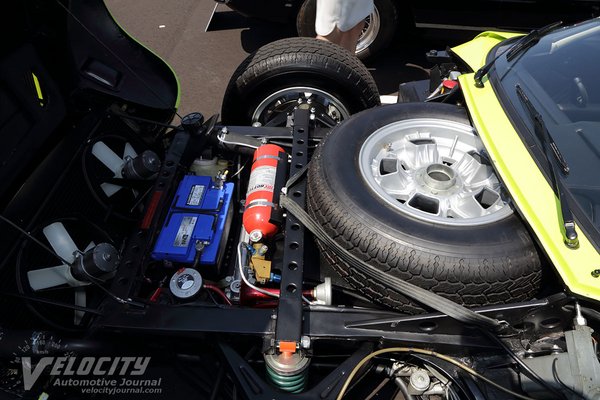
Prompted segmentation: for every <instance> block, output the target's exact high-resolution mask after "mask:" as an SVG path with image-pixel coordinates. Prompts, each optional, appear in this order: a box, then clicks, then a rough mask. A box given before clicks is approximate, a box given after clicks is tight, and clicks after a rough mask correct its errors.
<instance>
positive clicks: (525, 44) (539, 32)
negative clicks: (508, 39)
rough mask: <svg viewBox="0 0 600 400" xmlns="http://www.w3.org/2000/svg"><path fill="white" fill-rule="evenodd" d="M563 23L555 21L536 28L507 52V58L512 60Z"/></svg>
mask: <svg viewBox="0 0 600 400" xmlns="http://www.w3.org/2000/svg"><path fill="white" fill-rule="evenodd" d="M561 25H562V21H557V22H553V23H551V24H549V25H546V26H544V27H543V28H540V29H534V30H532V31H531V32H529V33H528V34H527V35H525V36H523V37H522V38H521V39H519V40H518V41H517V43H515V44H514V45H513V46H512V47H511V48H510V49H509V50H508V52H507V53H506V60H507V61H510V60H512V59H513V58H515V57H516V56H517V55H519V54H520V53H522V52H524V51H525V50H527V49H529V48H530V47H531V46H533V45H534V44H536V43H537V42H539V41H540V39H541V38H542V37H543V36H544V35H546V34H548V33H550V32H552V31H553V30H555V29H556V28H558V27H559V26H561Z"/></svg>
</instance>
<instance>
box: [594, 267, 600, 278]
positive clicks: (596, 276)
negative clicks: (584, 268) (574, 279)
mask: <svg viewBox="0 0 600 400" xmlns="http://www.w3.org/2000/svg"><path fill="white" fill-rule="evenodd" d="M592 276H593V277H594V278H598V277H600V269H595V270H593V271H592Z"/></svg>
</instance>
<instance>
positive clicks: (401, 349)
mask: <svg viewBox="0 0 600 400" xmlns="http://www.w3.org/2000/svg"><path fill="white" fill-rule="evenodd" d="M57 4H58V6H56V7H58V8H52V7H54V6H52V7H50V8H52V9H53V10H54V11H53V12H56V11H57V10H58V11H60V12H61V14H60V15H63V14H62V13H63V11H66V14H65V15H67V16H68V18H67V20H68V25H69V27H70V28H69V35H68V39H69V40H68V42H69V43H70V46H69V54H70V55H72V56H73V57H72V58H73V59H74V61H75V62H74V63H73V64H74V65H72V66H71V67H73V68H76V74H73V75H72V76H63V75H61V74H59V73H57V72H56V71H55V70H54V69H53V67H52V64H51V63H50V62H48V59H51V58H52V52H51V51H48V52H46V51H44V50H42V49H44V46H42V45H50V44H49V43H51V42H52V41H49V40H48V39H46V38H47V37H52V35H37V36H34V38H35V40H42V43H41V44H40V43H38V42H36V41H35V40H34V39H31V40H30V41H31V42H26V43H18V44H16V45H14V46H13V47H14V48H10V49H5V50H6V53H7V54H9V55H8V56H5V57H3V58H0V70H2V71H9V72H10V73H9V74H5V75H3V76H2V77H0V83H2V85H0V100H2V101H4V103H2V104H7V105H8V106H10V110H12V111H11V112H6V113H5V112H4V110H5V109H2V110H0V111H2V113H0V117H2V119H1V120H0V122H2V123H3V125H2V127H6V126H8V127H10V128H11V129H9V130H11V131H12V130H13V128H14V131H17V132H21V133H22V137H23V138H25V139H23V141H22V142H19V141H17V140H15V141H14V142H10V143H11V145H10V146H9V145H7V146H6V154H7V156H6V162H4V163H3V164H2V165H1V166H0V167H1V168H2V169H1V170H0V173H1V174H2V175H0V176H2V177H7V178H6V184H5V185H4V186H2V187H1V188H0V189H1V191H0V195H2V197H0V200H1V202H0V206H1V210H2V212H1V213H0V226H2V228H1V231H0V232H2V241H1V242H0V251H1V252H2V254H3V257H2V259H1V260H0V272H1V274H2V275H1V276H2V280H1V285H0V286H1V287H2V296H1V301H2V302H1V303H0V307H2V312H1V317H2V319H1V320H0V323H1V324H0V327H1V329H0V345H1V346H0V354H2V357H1V358H0V366H1V367H2V368H1V369H0V388H1V389H2V390H3V392H5V393H6V394H7V395H10V396H11V397H10V398H45V399H47V398H49V397H51V398H80V397H79V396H80V395H81V394H82V392H81V391H80V388H79V387H74V386H68V385H67V386H61V385H60V384H57V383H56V382H57V381H60V378H57V377H60V376H62V375H74V376H80V377H81V376H85V375H86V374H87V373H89V372H90V371H91V369H92V368H94V371H99V372H98V373H97V374H96V373H95V372H94V374H95V375H98V376H100V377H102V378H111V377H115V376H120V375H119V374H121V372H119V371H122V374H121V375H126V376H127V377H130V378H132V377H135V376H139V375H144V374H145V375H144V378H146V377H148V382H145V381H144V382H145V383H147V384H148V385H150V386H152V385H154V384H153V383H152V382H154V381H153V379H154V380H156V382H158V383H157V385H160V384H161V382H162V381H161V379H163V378H164V382H162V383H165V382H169V383H168V385H166V386H165V387H164V388H163V389H164V392H163V393H162V394H163V395H164V398H180V397H183V396H189V395H190V393H193V394H196V395H197V397H199V398H211V399H217V398H219V399H232V398H234V399H237V398H252V399H265V400H267V399H275V398H277V399H314V398H321V399H342V398H361V399H363V398H364V399H367V398H369V399H372V398H376V397H377V398H390V399H392V398H393V399H405V400H411V399H427V400H441V399H444V400H453V399H506V398H521V399H532V398H535V399H546V398H548V399H550V398H565V399H578V398H590V399H597V398H598V397H599V396H600V394H599V393H600V363H599V362H598V357H597V354H598V350H597V339H596V334H595V333H594V331H595V330H596V328H597V326H598V325H597V324H598V321H600V318H599V314H598V311H596V309H595V303H594V302H593V301H592V300H590V299H585V298H582V297H578V296H574V295H572V294H570V293H569V291H568V290H565V287H564V285H563V284H562V283H561V282H560V281H559V280H558V279H556V275H555V273H554V271H553V270H552V266H551V265H550V261H549V260H548V259H547V257H546V256H545V254H544V252H543V251H542V250H541V249H540V248H539V244H538V243H537V242H536V241H535V240H534V238H533V235H532V234H531V231H530V229H529V228H528V227H527V225H526V224H525V223H524V222H523V221H522V219H521V217H520V216H519V212H518V211H519V210H517V209H516V207H515V205H514V203H513V201H512V200H511V198H510V195H509V194H508V193H507V191H506V188H505V187H504V185H503V182H502V181H501V179H499V178H498V176H497V174H496V169H495V166H494V163H493V160H491V159H490V157H489V154H488V152H487V151H486V149H485V147H484V146H483V144H482V143H481V140H480V138H479V135H478V134H477V131H476V129H475V128H474V127H473V125H474V124H473V121H472V116H471V115H470V111H469V110H468V109H467V108H466V107H465V106H464V103H465V102H464V98H463V97H462V94H461V90H460V85H459V83H458V82H459V77H460V76H461V74H462V73H466V72H467V71H466V68H465V67H464V65H462V64H461V63H460V62H459V61H458V60H455V59H454V58H453V57H452V54H448V53H446V52H442V51H440V52H436V53H435V54H433V53H432V54H433V55H432V56H431V57H432V60H431V61H432V62H433V63H435V64H436V67H434V68H432V73H431V77H430V80H428V81H421V82H414V83H411V84H408V85H405V86H403V87H401V88H400V96H399V104H394V105H390V106H376V107H373V108H369V107H370V106H372V105H374V104H371V103H369V102H370V101H371V102H373V99H372V97H373V96H374V93H372V91H371V90H367V89H369V88H371V89H372V87H373V86H374V84H372V82H371V81H369V79H370V78H365V77H366V76H368V71H367V70H366V68H365V67H364V65H362V64H358V61H357V60H355V59H354V58H353V57H352V56H351V55H342V56H343V57H346V59H345V60H341V61H340V59H339V57H342V56H340V55H339V54H338V53H336V51H337V50H336V49H335V48H331V47H327V46H329V45H328V44H323V43H314V42H313V41H310V40H309V39H305V38H294V39H286V40H285V41H284V42H283V43H279V44H277V43H276V44H274V45H272V46H271V45H268V46H267V47H266V49H265V50H262V53H261V51H259V52H258V53H257V54H258V55H257V56H256V57H255V59H252V57H254V56H251V57H250V59H249V60H247V62H245V64H243V65H244V66H245V67H246V69H244V68H240V69H239V71H237V72H236V74H237V75H236V74H234V76H233V77H232V80H231V83H230V86H229V89H228V95H229V96H230V99H229V101H224V104H229V105H230V106H231V107H232V108H233V105H238V106H239V104H244V102H245V101H246V102H248V103H250V102H255V103H256V106H257V107H256V110H251V111H255V112H254V113H250V117H252V118H253V119H251V120H250V121H249V123H246V124H243V123H240V124H236V123H232V122H231V120H230V121H227V118H225V117H223V119H224V120H223V119H221V117H220V116H219V115H213V116H211V117H209V118H207V119H205V117H204V116H203V115H202V114H201V113H198V112H195V113H191V114H188V115H184V116H180V115H178V114H177V111H176V104H177V97H178V95H177V91H178V88H177V89H176V86H177V85H176V83H175V82H176V80H175V79H174V78H173V76H172V74H171V73H170V72H167V69H166V67H165V65H163V64H161V63H160V62H158V61H157V60H156V58H155V57H154V56H153V55H151V54H150V53H149V52H145V53H144V52H143V51H142V50H140V49H139V48H138V47H135V45H133V44H132V41H131V40H130V39H128V38H127V35H125V34H124V33H123V32H121V31H119V30H118V29H116V28H115V30H114V31H110V30H109V31H110V32H109V33H111V32H112V34H114V32H118V33H119V35H116V36H110V34H109V33H107V32H106V31H103V30H102V29H101V28H98V27H95V25H94V24H93V23H92V22H93V21H94V20H95V18H97V16H98V15H104V16H105V17H106V18H109V16H108V14H107V11H106V9H105V8H103V7H102V6H99V5H98V4H99V2H93V1H90V2H81V3H73V4H70V5H68V6H67V5H65V4H63V3H61V2H57ZM38 17H39V15H38ZM109 20H110V21H112V19H109ZM110 26H113V25H110ZM88 27H94V29H97V30H96V31H94V34H95V36H94V39H98V38H101V40H97V41H94V42H93V43H94V45H98V43H100V44H102V43H104V42H105V41H106V42H108V40H105V39H106V37H104V36H103V35H104V34H107V35H108V37H110V38H112V39H114V43H116V44H115V46H114V49H112V48H111V51H109V52H105V51H104V48H101V49H100V50H98V49H94V46H92V45H90V46H87V47H86V46H83V45H82V44H81V43H79V42H78V41H76V40H74V39H73V38H74V37H76V36H77V34H81V33H82V29H84V30H85V29H87V28H88ZM53 32H57V31H53ZM39 38H42V39H39ZM34 44H35V46H34ZM55 45H56V44H55ZM130 46H134V47H130ZM269 46H271V47H269ZM282 48H283V49H285V50H281V49H282ZM132 49H134V50H135V51H139V52H140V53H136V54H137V55H138V56H139V57H138V58H134V59H133V60H132V61H131V63H124V61H123V59H126V58H127V55H128V54H129V53H131V52H132V51H133V50H132ZM306 49H308V50H306ZM9 50H10V51H9ZM63 50H64V49H63ZM282 51H283V53H284V54H285V52H286V51H288V52H292V53H295V54H296V53H297V54H304V53H302V52H303V51H306V53H305V54H309V56H307V57H313V56H314V55H315V54H316V55H318V56H323V59H324V60H326V62H325V61H323V65H320V68H321V70H320V72H319V74H321V75H327V73H331V71H327V70H326V69H327V68H330V65H333V67H335V68H334V69H335V71H336V72H335V74H336V76H337V75H338V73H337V71H338V70H342V68H346V67H348V66H349V65H350V66H351V68H350V67H348V69H349V70H356V71H358V72H359V73H357V74H358V75H356V76H354V75H351V74H349V75H348V76H350V78H349V79H350V80H351V81H352V85H351V86H352V88H353V89H356V87H359V91H360V92H361V93H367V95H365V97H368V98H366V99H360V101H358V100H357V101H354V102H348V103H347V104H345V103H344V102H343V101H341V100H340V99H343V96H344V95H348V93H346V92H344V91H343V90H341V89H339V88H332V87H329V86H327V85H325V84H324V83H323V82H328V81H327V80H325V81H322V82H317V83H319V84H323V85H324V86H323V87H324V89H319V88H315V87H313V86H311V85H315V86H316V85H317V84H316V83H315V82H316V81H317V79H316V78H315V77H314V76H312V75H311V76H310V79H308V80H307V81H306V82H308V83H296V84H297V85H305V86H295V87H294V88H292V89H293V90H292V89H290V88H287V87H286V88H283V89H282V88H280V87H275V88H273V90H272V93H269V92H267V95H265V96H264V97H265V98H264V99H263V98H258V99H254V98H252V99H246V98H244V96H242V94H243V90H250V89H248V88H244V86H243V84H246V83H247V82H246V81H247V79H246V80H245V78H247V76H246V75H244V74H246V71H247V70H252V68H250V67H253V68H255V69H257V68H258V67H259V66H260V65H259V64H260V63H264V64H268V65H270V64H269V63H273V64H276V63H277V62H281V58H280V57H279V55H280V54H279V53H280V52H282ZM332 53H333V54H334V55H336V57H338V58H335V57H331V55H332ZM326 56H330V57H329V58H328V57H326ZM299 57H301V56H299ZM140 60H141V61H140ZM311 60H312V58H311ZM134 62H139V64H137V65H136V64H134ZM248 63H250V64H248ZM252 63H255V64H252ZM315 64H318V62H316V63H315ZM23 65H28V67H27V68H26V69H25V70H26V73H25V74H23V73H21V72H22V71H21V70H22V69H23ZM123 65H127V67H123ZM249 65H250V66H249ZM144 66H145V67H144ZM284 67H286V68H288V67H289V65H285V66H284ZM15 71H17V72H18V73H17V72H15ZM136 71H143V72H141V73H142V75H144V76H140V75H138V73H137V72H136ZM356 71H355V72H356ZM288 72H289V71H288V70H285V68H284V72H283V73H282V75H286V76H287V74H288ZM270 73H271V72H270V71H269V74H270ZM319 74H316V75H319ZM361 74H362V75H361ZM267 75H268V74H267ZM339 75H343V74H339ZM298 76H299V78H298V79H304V78H305V77H303V76H302V75H301V74H298ZM357 76H358V78H357ZM13 78H14V79H13ZM263 78H264V77H263ZM271 78H272V77H271V76H270V75H268V76H267V78H264V79H263V80H264V81H265V82H269V83H272V81H270V79H271ZM329 78H331V76H329ZM355 78H356V79H359V78H360V79H363V80H365V81H364V82H362V81H361V82H360V84H356V85H355V83H354V80H355ZM11 79H12V80H13V81H14V82H12V83H10V82H8V81H9V80H11ZM155 81H156V82H157V83H156V85H150V84H148V82H152V83H154V82H155ZM73 82H75V83H73ZM275 82H276V83H277V84H279V81H278V80H277V79H275ZM11 85H12V86H11ZM19 85H21V86H19ZM71 85H74V86H71ZM13 86H14V87H17V89H18V90H17V89H14V88H13ZM248 86H250V87H252V86H253V85H248ZM254 86H259V83H255V84H254ZM298 87H299V88H300V89H298ZM375 88H376V87H375ZM238 89H239V92H240V93H237V92H236V90H238ZM338 89H339V90H338ZM254 94H256V93H254ZM235 96H239V98H234V97H235ZM232 97H233V98H234V100H231V98H232ZM353 100H356V99H353ZM361 102H362V103H361ZM375 102H376V103H377V102H379V100H378V98H377V99H376V101H375ZM346 106H347V107H346ZM353 107H357V109H355V108H353ZM361 107H362V108H361ZM6 109H9V108H6ZM363 109H365V110H364V111H362V112H360V113H356V115H354V116H350V114H353V113H355V112H358V111H361V110H363ZM31 110H34V111H31ZM243 114H244V113H243V112H240V110H235V112H233V111H231V113H230V116H229V118H230V119H235V118H241V117H240V116H242V117H243V116H244V115H243ZM232 115H233V116H234V117H235V118H234V117H233V116H232ZM9 130H4V129H3V130H2V131H1V133H2V135H3V136H2V138H3V139H4V138H10V139H12V137H9V136H10V135H8V134H5V132H8V131H9ZM31 138H33V139H31ZM29 139H31V140H32V141H33V142H35V145H30V144H29V143H28V140H29ZM34 139H35V140H34ZM7 143H8V141H7ZM15 143H16V144H15ZM3 151H4V149H3ZM3 154H4V153H3ZM465 221H466V222H465ZM599 275H600V274H599ZM129 356H131V357H129ZM111 357H112V358H111ZM102 359H107V360H111V363H112V364H110V365H111V366H110V367H109V368H107V369H106V370H105V371H101V365H100V364H101V363H100V360H102ZM73 360H77V362H78V364H76V362H75V361H73ZM84 360H88V361H87V362H88V365H89V368H88V370H87V371H86V368H84V364H85V363H84ZM90 360H92V361H93V362H92V361H90ZM106 364H107V365H108V364H109V363H108V361H106ZM50 365H53V367H50ZM74 365H78V366H79V367H77V368H75V367H74ZM148 365H150V367H149V368H147V367H148ZM119 367H121V368H119ZM129 367H131V368H129ZM21 368H22V370H21ZM73 368H75V369H73ZM128 368H129V369H128ZM21 371H24V372H22V373H21ZM25 371H27V373H26V372H25ZM66 371H70V372H66ZM82 371H83V372H82ZM132 371H133V372H132ZM36 374H37V375H36ZM21 375H22V376H21ZM32 376H35V379H33V378H32ZM127 382H129V381H127V380H125V381H124V384H125V386H127ZM129 385H130V386H131V385H132V383H131V382H129ZM133 386H135V385H134V384H133ZM145 393H149V392H145ZM95 394H96V395H97V396H96V398H104V397H103V396H102V395H103V394H106V393H100V392H98V393H95ZM122 394H124V393H122ZM129 394H131V393H129ZM136 394H142V396H140V398H147V397H144V396H143V393H141V392H136ZM44 396H46V397H44ZM115 398H119V397H115ZM122 398H131V397H128V396H127V395H125V394H124V395H123V396H122Z"/></svg>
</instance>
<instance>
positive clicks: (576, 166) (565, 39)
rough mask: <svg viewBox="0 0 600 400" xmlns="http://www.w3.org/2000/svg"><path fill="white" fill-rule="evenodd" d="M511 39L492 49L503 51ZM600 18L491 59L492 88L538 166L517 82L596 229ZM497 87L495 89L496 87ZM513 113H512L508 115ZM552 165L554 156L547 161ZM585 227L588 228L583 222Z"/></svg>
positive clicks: (599, 207) (599, 210)
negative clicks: (510, 56)
mask: <svg viewBox="0 0 600 400" xmlns="http://www.w3.org/2000/svg"><path fill="white" fill-rule="evenodd" d="M511 44H512V43H507V44H505V45H504V46H501V47H499V48H497V49H496V52H497V53H498V52H504V51H505V50H507V49H508V48H510V45H511ZM599 65H600V19H595V20H592V21H589V22H585V23H582V24H578V25H575V26H573V27H569V28H563V29H559V30H555V31H553V32H552V33H550V34H548V35H546V36H544V37H542V38H541V39H540V41H539V42H538V43H536V44H535V45H533V46H532V47H531V48H530V49H528V50H526V51H524V52H521V53H520V54H519V55H518V56H517V57H514V58H513V59H511V61H507V60H506V57H505V56H502V57H500V58H499V59H498V60H497V62H496V65H495V67H496V75H495V76H494V79H492V84H493V85H494V89H496V91H497V92H498V93H499V94H500V96H499V97H500V98H501V99H502V101H507V102H508V103H509V104H505V106H507V107H505V108H506V109H507V110H509V114H511V117H512V119H513V121H514V122H515V123H514V125H515V126H516V127H517V130H518V131H519V133H520V134H521V136H522V137H523V139H524V140H525V141H526V143H527V145H528V146H529V147H530V149H531V152H532V154H533V156H534V157H535V158H536V159H537V162H538V164H539V165H540V166H541V167H542V168H543V169H546V170H547V166H548V161H546V158H545V155H544V153H543V152H542V151H541V149H542V148H543V146H542V144H541V142H540V138H539V137H537V136H536V135H535V134H534V126H533V121H532V118H531V115H530V113H529V112H528V110H527V109H526V108H525V107H524V105H523V104H522V102H521V101H519V99H518V96H517V91H516V90H515V89H516V87H517V86H520V87H521V88H522V89H523V92H524V93H525V94H526V95H527V97H528V98H529V99H530V100H531V103H532V105H533V106H534V107H535V109H536V110H537V111H538V112H539V113H540V115H541V116H542V118H543V120H544V122H545V124H546V127H547V128H548V132H549V133H550V134H551V136H552V138H553V139H554V141H555V142H556V145H557V146H558V148H559V149H560V152H561V153H562V155H563V156H564V159H565V161H566V163H567V165H568V168H569V173H568V174H566V175H565V174H563V175H562V178H563V182H564V184H565V186H566V189H567V190H568V192H569V193H570V194H571V195H572V196H569V197H570V198H572V199H573V198H574V199H575V201H576V203H577V205H578V206H579V207H577V208H579V209H580V213H578V219H580V218H579V215H583V216H584V218H585V219H587V220H588V221H587V222H591V223H592V224H593V228H595V230H596V231H598V230H600V176H599V173H600V79H598V66H599ZM498 89H499V90H498ZM513 114H514V115H513ZM550 162H552V163H555V162H556V160H554V159H552V158H551V159H550ZM588 226H590V225H589V224H588Z"/></svg>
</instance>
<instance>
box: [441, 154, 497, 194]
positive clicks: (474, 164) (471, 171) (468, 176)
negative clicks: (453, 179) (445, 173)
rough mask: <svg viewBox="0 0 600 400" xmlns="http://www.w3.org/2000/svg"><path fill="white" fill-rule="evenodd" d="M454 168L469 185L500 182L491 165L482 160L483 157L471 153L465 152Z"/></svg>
mask: <svg viewBox="0 0 600 400" xmlns="http://www.w3.org/2000/svg"><path fill="white" fill-rule="evenodd" d="M452 168H453V169H454V170H455V171H456V172H457V173H458V174H459V175H460V176H461V177H462V180H463V182H464V184H465V185H466V186H468V187H474V186H481V185H482V184H485V185H488V186H489V185H491V184H493V182H498V179H497V178H496V176H495V174H494V170H493V169H492V167H491V166H489V165H486V164H484V163H482V162H481V159H480V158H479V157H477V156H474V155H473V154H471V153H465V154H464V155H463V157H462V158H461V159H460V160H459V161H458V162H457V163H455V164H454V165H453V166H452Z"/></svg>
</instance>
